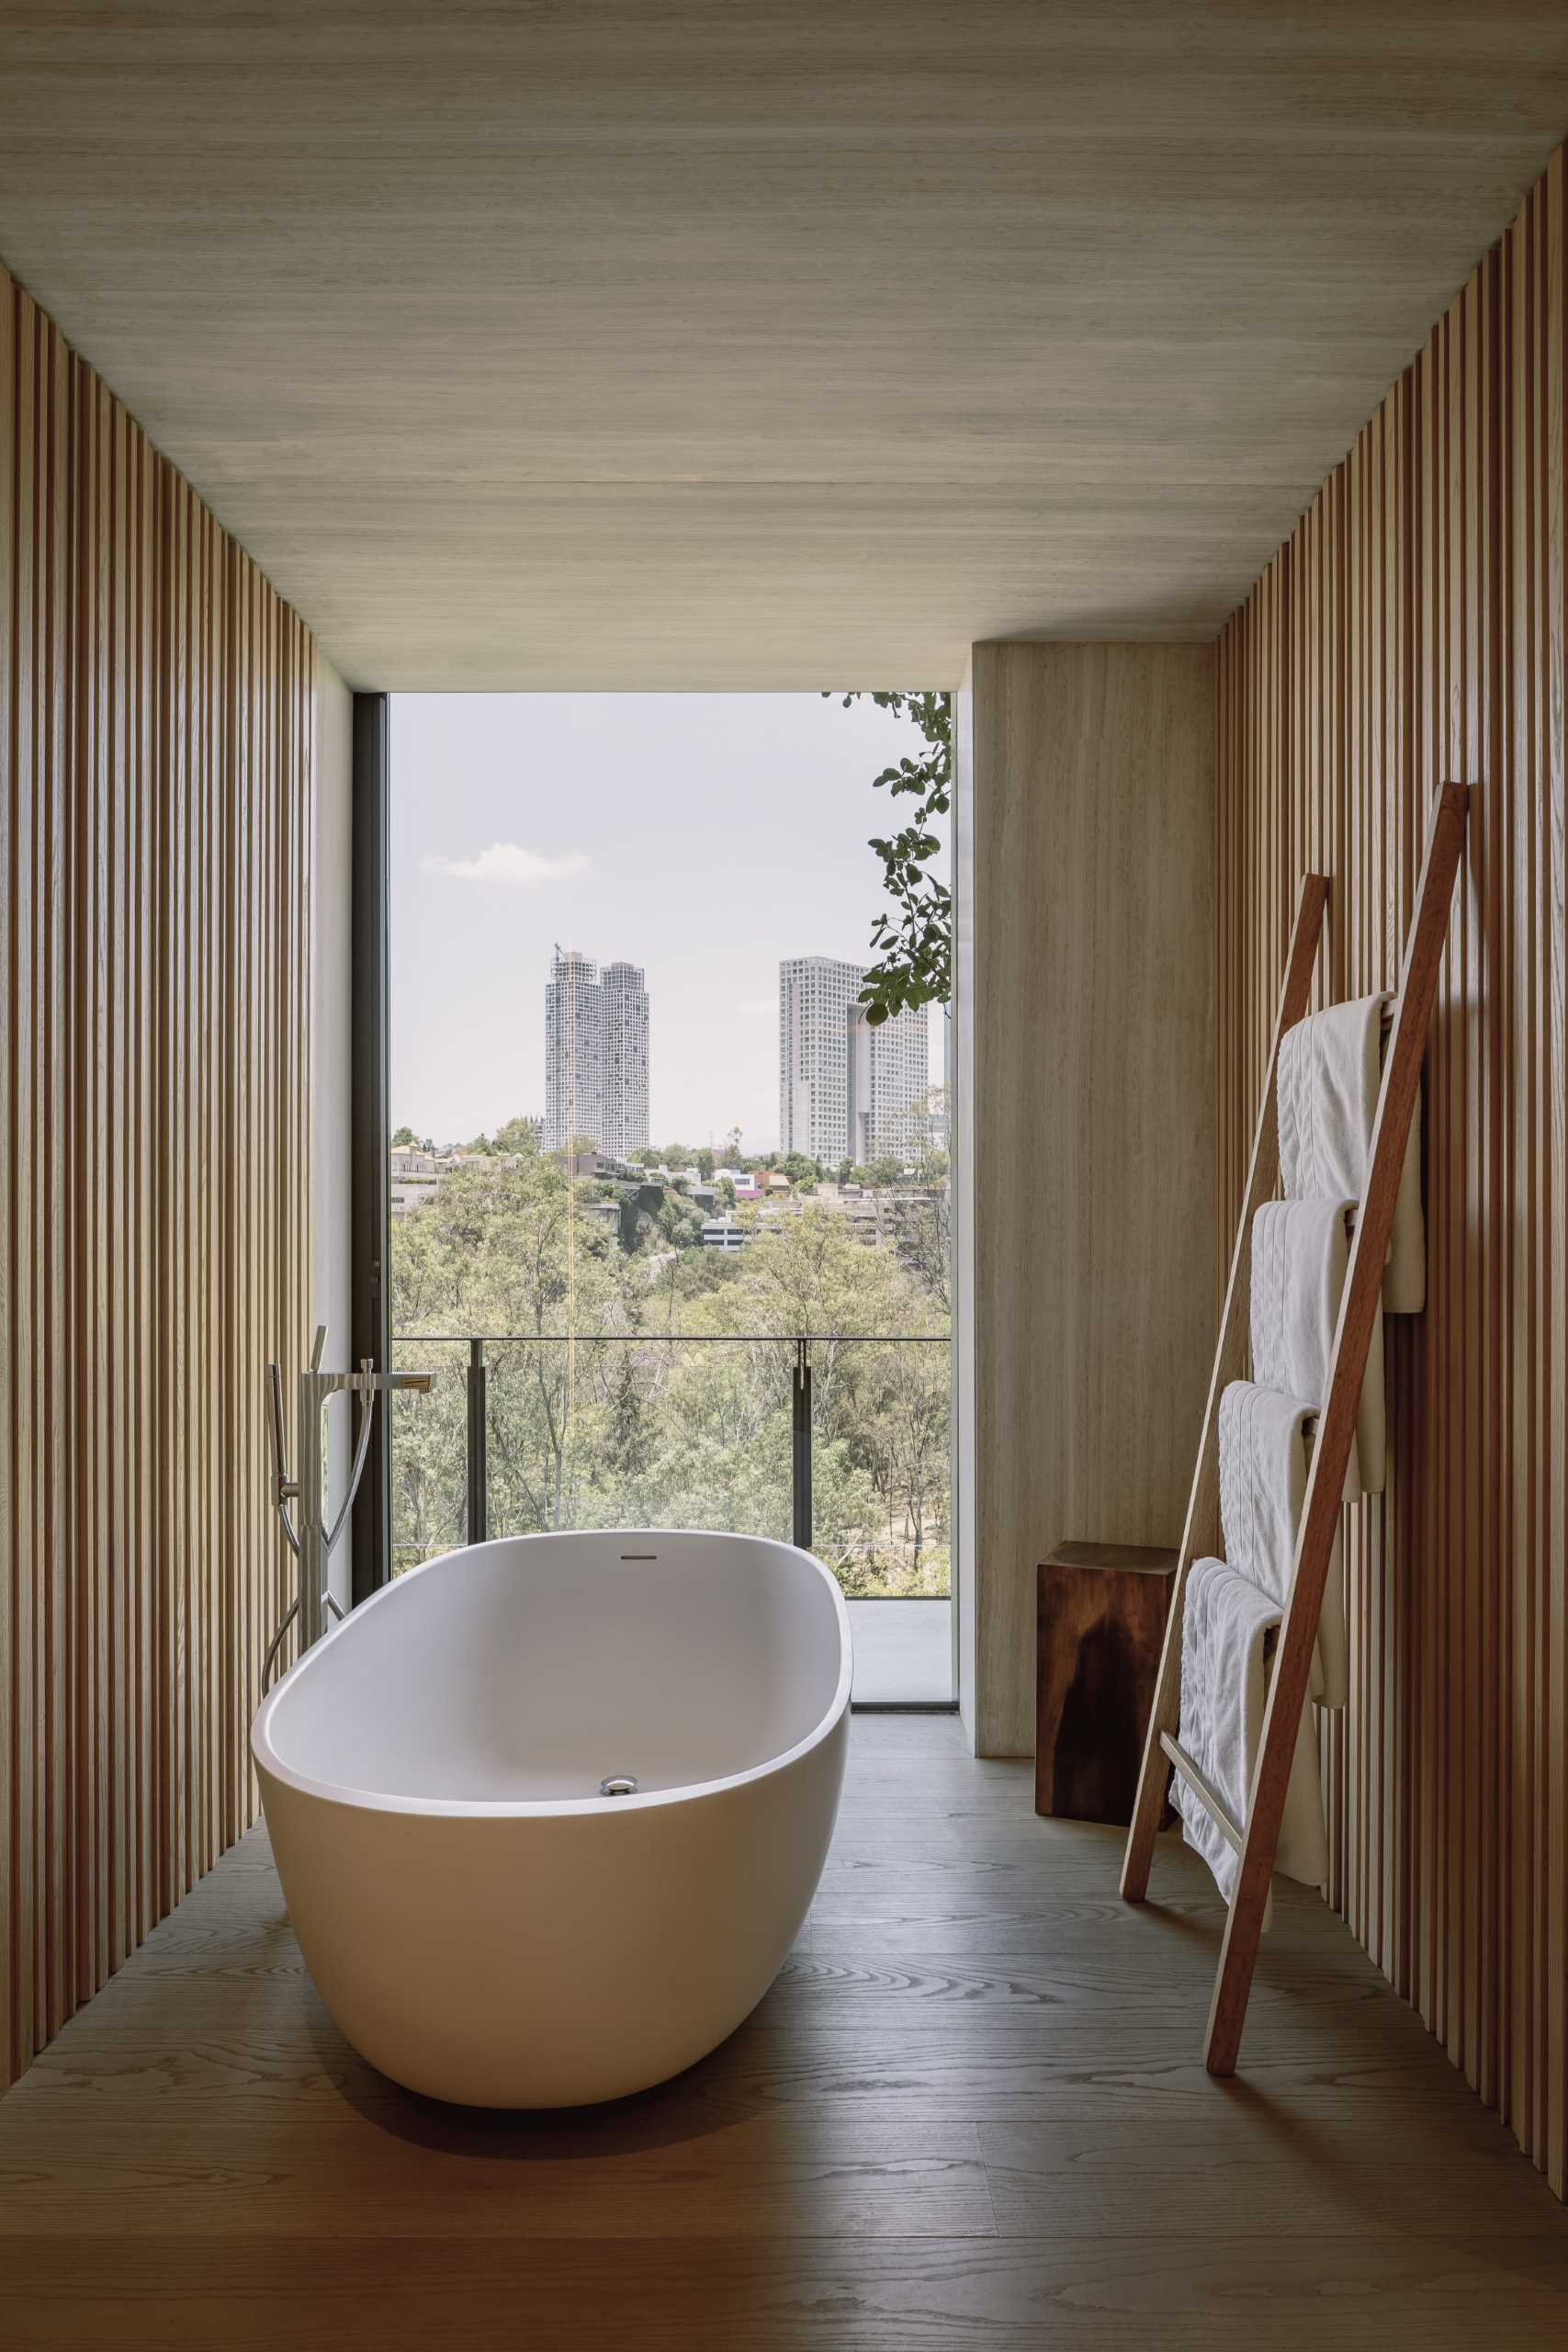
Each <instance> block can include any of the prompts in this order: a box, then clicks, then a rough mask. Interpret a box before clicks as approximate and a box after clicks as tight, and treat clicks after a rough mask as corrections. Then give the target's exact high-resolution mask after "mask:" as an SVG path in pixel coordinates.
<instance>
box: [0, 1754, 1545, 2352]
mask: <svg viewBox="0 0 1568 2352" xmlns="http://www.w3.org/2000/svg"><path fill="white" fill-rule="evenodd" d="M1120 1849H1121V1840H1120V1837H1119V1835H1118V1834H1117V1833H1115V1832H1112V1831H1109V1830H1099V1829H1094V1828H1089V1827H1085V1826H1080V1825H1074V1824H1067V1823H1046V1822H1041V1821H1037V1820H1036V1819H1035V1817H1034V1815H1033V1813H1032V1810H1031V1776H1030V1770H1029V1768H1028V1767H1027V1766H1025V1765H1010V1764H976V1763H974V1762H972V1761H971V1760H970V1759H969V1758H968V1757H967V1756H966V1755H965V1754H964V1749H963V1747H962V1742H961V1736H960V1734H959V1731H958V1727H957V1724H956V1723H955V1722H954V1721H953V1719H952V1718H951V1717H945V1718H944V1717H937V1718H931V1717H924V1718H920V1717H902V1718H900V1717H887V1716H884V1717H867V1716H861V1717H858V1718H857V1719H856V1721H855V1724H854V1733H853V1740H852V1764H851V1774H850V1781H849V1786H848V1790H847V1792H846V1798H845V1804H844V1810H843V1815H842V1818H841V1822H840V1830H839V1835H838V1838H837V1842H836V1844H835V1846H834V1849H833V1853H832V1856H831V1859H830V1860H829V1866H828V1870H827V1872H826V1874H825V1877H824V1880H823V1883H822V1888H821V1893H820V1894H819V1896H818V1902H817V1904H816V1906H815V1908H814V1910H813V1912H812V1915H811V1918H810V1921H809V1923H808V1925H807V1929H806V1931H805V1933H804V1935H803V1936H802V1938H801V1941H800V1944H799V1946H798V1948H797V1950H796V1951H795V1954H794V1956H793V1958H792V1959H791V1961H790V1962H789V1964H788V1966H787V1968H786V1969H785V1971H784V1974H783V1976H782V1977H781V1978H780V1980H779V1983H778V1985H776V1986H775V1988H774V1990H773V1993H772V1994H771V1995H770V1996H769V1997H768V1999H767V2000H766V2001H765V2002H764V2003H763V2004H762V2006H761V2008H760V2009H759V2010H758V2011H757V2012H756V2014H755V2015H754V2016H753V2017H752V2018H750V2020H749V2021H748V2023H747V2024H746V2025H745V2026H744V2027H742V2029H741V2030H740V2031H739V2033H737V2034H736V2035H735V2036H734V2038H733V2039H732V2040H731V2041H729V2042H728V2044H727V2045H726V2046H725V2048H724V2049H722V2050H720V2051H718V2052H716V2053H715V2054H714V2055H713V2056H712V2057H711V2058H709V2059H707V2060H706V2061H705V2063H704V2064H702V2065H700V2066H697V2067H695V2068H694V2070H693V2071H692V2072H691V2073H690V2074H689V2075H684V2076H682V2078H681V2079H680V2080H679V2081H678V2082H676V2083H674V2084H672V2085H670V2086H667V2087H666V2088H665V2089H663V2090H661V2091H658V2092H652V2093H649V2094H648V2095H647V2096H646V2097H644V2098H638V2099H634V2100H631V2101H627V2102H625V2103H623V2104H621V2105H618V2106H616V2107H615V2108H610V2109H593V2110H585V2111H582V2112H580V2113H578V2114H576V2115H566V2116H536V2117H529V2116H485V2115H479V2114H474V2113H468V2112H464V2111H463V2110H460V2109H446V2108H441V2107H438V2106H435V2105H434V2104H433V2103H431V2102H430V2101H427V2100H423V2099H418V2098H412V2097H410V2096H408V2095H407V2094H405V2093H403V2092H401V2091H399V2090H396V2089H394V2088H393V2086H391V2085H390V2084H389V2083H387V2082H386V2081H384V2080H383V2079H382V2078H381V2077H380V2076H379V2075H376V2074H375V2073H374V2072H373V2071H372V2070H371V2069H370V2068H369V2067H367V2066H366V2065H364V2064H361V2062H360V2061H359V2060H358V2059H356V2058H355V2055H354V2053H353V2052H351V2051H350V2050H349V2049H348V2048H347V2047H346V2046H345V2044H344V2042H343V2041H342V2040H341V2039H340V2038H339V2036H338V2035H337V2034H336V2033H335V2032H334V2030H333V2027H332V2025H331V2024H330V2023H329V2021H328V2019H327V2018H326V2017H325V2015H324V2014H323V2012H322V2010H321V2005H320V2003H319V2002H318V2001H317V1999H316V1997H315V1995H314V1993H313V1991H312V1989H311V1986H310V1982H309V1979H308V1978H307V1977H306V1976H305V1974H304V1973H303V1970H302V1968H301V1964H300V1961H299V1952H298V1951H297V1949H296V1946H295V1943H294V1939H293V1937H292V1935H291V1934H290V1932H289V1928H288V1921H287V1918H286V1917H285V1915H284V1910H283V1905H282V1901H281V1898H280V1896H279V1893H278V1887H277V1882H276V1877H275V1875H274V1873H273V1871H272V1867H271V1863H270V1860H269V1858H268V1854H267V1848H266V1843H265V1838H264V1837H263V1836H262V1835H261V1834H260V1833H256V1834H254V1835H253V1836H252V1837H250V1838H246V1839H245V1840H243V1843H242V1844H241V1845H240V1846H238V1847H237V1848H236V1849H234V1850H233V1851H232V1852H231V1854H230V1855H229V1856H228V1857H227V1858H226V1859H225V1860H223V1862H221V1863H220V1866H219V1868H218V1869H217V1870H216V1871H213V1872H212V1873H211V1875H210V1876H209V1878H207V1879H206V1880H205V1881H204V1882H203V1883H201V1885H200V1886H198V1887H197V1890H196V1892H195V1893H194V1894H191V1895H190V1896H189V1897H188V1899H187V1900H186V1902H185V1903H184V1904H182V1905H180V1907H179V1909H178V1910H177V1911H176V1912H175V1914H174V1916H173V1917H171V1918H169V1919H168V1920H166V1921H165V1922H164V1925H163V1926H162V1927H161V1928H158V1929H157V1930H156V1931H155V1932H154V1934H153V1935H152V1938H151V1939H150V1940H149V1941H148V1942H147V1944H146V1945H145V1946H144V1947H143V1948H142V1950H141V1951H140V1952H138V1953H137V1954H136V1956H135V1957H134V1959H132V1960H131V1962H130V1963H129V1965H128V1966H127V1967H126V1968H125V1969H124V1970H122V1972H121V1973H120V1974H119V1975H118V1977H116V1978H115V1979H114V1981H113V1982H112V1983H111V1984H110V1985H108V1986H107V1989H106V1990H105V1991H104V1992H102V1993H101V1994H99V1996H97V1998H96V2000H94V2001H92V2002H91V2003H89V2004H88V2006H87V2007H85V2009H84V2010H82V2011H81V2013H80V2014H79V2015H78V2016H77V2017H76V2018H75V2019H74V2020H73V2022H72V2023H71V2024H70V2025H69V2026H67V2027H66V2029H65V2030H64V2031H63V2033H62V2034H61V2036H60V2037H59V2039H58V2040H57V2041H55V2042H54V2043H53V2044H52V2045H51V2048H50V2049H49V2050H47V2051H46V2052H44V2054H43V2055H42V2057H41V2058H40V2059H39V2061H38V2063H37V2064H36V2065H35V2066H34V2067H33V2068H32V2070H31V2072H30V2073H29V2074H28V2075H26V2076H24V2078H23V2079H22V2081H21V2082H20V2083H19V2084H18V2085H17V2087H16V2088H15V2089H14V2090H13V2091H12V2092H11V2094H10V2095H9V2097H8V2098H6V2099H5V2100H4V2101H0V2345H4V2346H5V2347H6V2352H22V2347H27V2352H32V2347H35V2346H37V2347H40V2352H41V2347H51V2352H52V2348H53V2347H59V2346H94V2347H96V2346H106V2347H107V2346H114V2347H117V2352H121V2348H123V2352H141V2347H144V2346H145V2347H151V2346H157V2347H159V2352H165V2347H170V2346H195V2347H200V2352H250V2348H251V2347H256V2352H260V2347H263V2346H265V2347H268V2352H276V2347H278V2346H287V2347H289V2352H296V2347H297V2348H298V2352H315V2347H321V2352H359V2347H361V2346H365V2347H369V2346H375V2347H377V2352H401V2347H404V2346H408V2347H412V2346H421V2347H425V2346H469V2345H474V2346H491V2345H495V2346H525V2347H529V2352H533V2347H540V2352H552V2347H554V2346H571V2347H573V2352H610V2347H614V2352H622V2347H625V2348H626V2352H634V2347H635V2352H793V2347H795V2346H799V2347H802V2348H803V2352H805V2347H811V2352H825V2347H833V2352H858V2347H875V2352H906V2347H907V2348H908V2352H927V2348H928V2347H942V2348H943V2352H945V2347H948V2346H952V2347H954V2352H956V2347H960V2346H963V2347H968V2352H991V2347H992V2346H996V2347H998V2352H1001V2347H1022V2346H1073V2347H1077V2346H1085V2347H1094V2346H1125V2347H1128V2352H1132V2347H1134V2346H1135V2347H1138V2352H1148V2347H1150V2346H1199V2345H1203V2346H1212V2347H1247V2352H1252V2347H1255V2346H1298V2345H1299V2346H1309V2345H1310V2346H1313V2347H1314V2352H1321V2347H1322V2346H1323V2345H1324V2344H1325V2342H1332V2343H1333V2345H1334V2346H1335V2347H1336V2352H1350V2347H1358V2346H1376V2347H1377V2352H1397V2347H1400V2346H1406V2345H1408V2346H1421V2347H1423V2352H1446V2347H1450V2346H1454V2347H1457V2346H1465V2347H1467V2348H1468V2347H1472V2346H1487V2347H1498V2352H1504V2348H1505V2347H1512V2346H1531V2347H1536V2346H1546V2345H1549V2344H1551V2343H1562V2342H1565V2341H1568V2213H1565V2212H1564V2211H1563V2209H1562V2207H1561V2206H1560V2205H1558V2204H1557V2202H1556V2201H1555V2199H1553V2198H1552V2197H1551V2193H1550V2192H1549V2191H1548V2190H1547V2188H1545V2187H1544V2185H1543V2184H1542V2183H1541V2181H1540V2179H1539V2178H1538V2177H1537V2176H1536V2175H1535V2173H1534V2172H1532V2171H1531V2169H1530V2167H1529V2165H1527V2163H1526V2162H1525V2160H1524V2158H1523V2157H1522V2156H1520V2155H1519V2154H1518V2153H1517V2150H1516V2149H1515V2147H1514V2144H1513V2142H1512V2140H1511V2139H1510V2138H1509V2137H1508V2135H1507V2134H1506V2132H1505V2131H1504V2130H1503V2128H1502V2126H1501V2125H1500V2124H1498V2123H1497V2122H1496V2121H1495V2119H1494V2118H1493V2117H1491V2116H1490V2115H1488V2114H1487V2113H1486V2111H1485V2110H1484V2109H1483V2108H1482V2107H1481V2105H1480V2104H1479V2102H1478V2101H1477V2100H1476V2099H1475V2098H1473V2097H1472V2094H1471V2093H1470V2092H1469V2091H1468V2090H1466V2089H1465V2087H1464V2086H1463V2085H1462V2084H1461V2081H1460V2079H1459V2077H1458V2075H1456V2074H1455V2073H1454V2071H1453V2069H1452V2068H1451V2066H1450V2064H1448V2062H1447V2060H1446V2059H1445V2058H1444V2057H1443V2056H1442V2054H1441V2052H1439V2051H1438V2048H1437V2046H1436V2044H1435V2043H1434V2042H1433V2041H1431V2040H1430V2039H1429V2038H1428V2037H1427V2034H1426V2033H1425V2032H1424V2031H1423V2030H1422V2028H1421V2026H1420V2025H1419V2023H1418V2022H1417V2020H1416V2018H1415V2017H1414V2016H1413V2015H1412V2014H1411V2013H1410V2011H1409V2010H1407V2009H1406V2008H1405V2007H1404V2006H1403V2005H1402V2004H1401V2003H1400V2002H1399V2001H1398V2000H1397V1999H1396V1998H1395V1997H1394V1996H1393V1994H1392V1993H1391V1992H1390V1991H1389V1990H1388V1988H1387V1987H1386V1985H1383V1983H1382V1979H1381V1978H1380V1977H1379V1976H1378V1975H1377V1974H1376V1973H1375V1971H1374V1970H1373V1969H1372V1967H1371V1963H1370V1962H1368V1961H1366V1960H1365V1959H1364V1958H1363V1957H1362V1955H1361V1954H1360V1953H1359V1951H1358V1950H1357V1949H1356V1947H1355V1946H1354V1944H1353V1943H1352V1942H1351V1941H1350V1939H1349V1937H1348V1934H1347V1933H1346V1931H1345V1930H1344V1928H1342V1927H1341V1926H1340V1925H1339V1924H1338V1923H1337V1921H1336V1920H1335V1919H1334V1918H1332V1917H1330V1915H1329V1914H1328V1913H1327V1912H1326V1911H1325V1909H1324V1907H1323V1906H1322V1905H1321V1904H1319V1903H1318V1902H1317V1901H1316V1899H1315V1898H1314V1896H1312V1895H1310V1894H1305V1893H1299V1894H1298V1893H1297V1892H1296V1891H1294V1890H1291V1891H1288V1892H1287V1893H1286V1894H1284V1895H1283V1897H1282V1899H1281V1900H1280V1903H1279V1905H1278V1917H1277V1922H1276V1926H1275V1929H1274V1932H1273V1933H1272V1934H1271V1935H1270V1936H1269V1938H1267V1939H1266V1940H1265V1947H1264V1957H1263V1961H1262V1963H1261V1966H1260V1969H1259V1973H1258V1989H1257V1992H1256V1994H1255V1996H1254V2000H1253V2007H1252V2019H1251V2025H1250V2028H1249V2031H1248V2036H1247V2045H1246V2049H1245V2052H1244V2064H1245V2066H1246V2069H1247V2071H1246V2074H1245V2076H1244V2077H1243V2078H1242V2079H1240V2080H1238V2081H1237V2082H1236V2083H1235V2084H1233V2085H1229V2086H1222V2085H1218V2084H1214V2083H1212V2082H1210V2081H1209V2080H1208V2078H1207V2077H1206V2076H1205V2075H1204V2074H1203V2071H1202V2067H1201V2061H1200V2050H1201V2040H1202V2029H1203V2020H1204V2015H1205V2008H1206V2004H1207V2000H1208V1993H1209V1985H1210V1979H1211V1976H1212V1973H1213V1961H1214V1954H1215V1951H1216V1947H1217V1943H1218V1938H1219V1932H1220V1923H1221V1914H1220V1908H1219V1905H1218V1903H1217V1901H1216V1900H1215V1898H1214V1896H1213V1888H1212V1886H1211V1884H1210V1883H1209V1881H1208V1880H1207V1878H1206V1876H1205V1875H1204V1873H1203V1872H1202V1871H1201V1869H1200V1868H1199V1867H1198V1866H1197V1865H1196V1864H1195V1863H1193V1862H1191V1860H1190V1857H1188V1856H1185V1855H1184V1854H1182V1853H1181V1852H1180V1851H1179V1849H1173V1847H1172V1845H1171V1841H1170V1840H1169V1839H1163V1840H1162V1841H1161V1850H1160V1854H1159V1857H1158V1860H1157V1861H1156V1872H1155V1885H1154V1891H1155V1894H1156V1898H1158V1899H1157V1901H1156V1904H1155V1905H1150V1906H1149V1907H1148V1908H1146V1909H1145V1910H1144V1911H1142V1912H1135V1911H1132V1910H1130V1909H1128V1908H1127V1907H1126V1906H1125V1905H1122V1903H1121V1902H1120V1901H1119V1900H1118V1898H1117V1894H1116V1867H1117V1862H1118V1860H1119V1856H1120Z"/></svg>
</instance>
